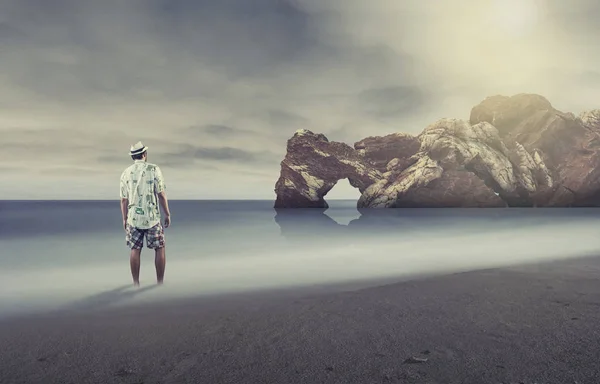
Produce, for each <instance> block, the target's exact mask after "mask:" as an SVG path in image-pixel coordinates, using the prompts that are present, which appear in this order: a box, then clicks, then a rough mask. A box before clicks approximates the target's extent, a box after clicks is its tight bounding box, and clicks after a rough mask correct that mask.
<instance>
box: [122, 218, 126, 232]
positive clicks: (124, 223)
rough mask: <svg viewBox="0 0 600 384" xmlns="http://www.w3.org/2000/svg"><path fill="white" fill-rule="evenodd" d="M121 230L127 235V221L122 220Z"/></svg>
mask: <svg viewBox="0 0 600 384" xmlns="http://www.w3.org/2000/svg"><path fill="white" fill-rule="evenodd" d="M123 230H124V231H125V233H127V219H125V220H123Z"/></svg>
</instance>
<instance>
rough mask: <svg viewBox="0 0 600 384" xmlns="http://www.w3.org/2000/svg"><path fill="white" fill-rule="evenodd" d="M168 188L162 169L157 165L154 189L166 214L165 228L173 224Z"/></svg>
mask: <svg viewBox="0 0 600 384" xmlns="http://www.w3.org/2000/svg"><path fill="white" fill-rule="evenodd" d="M166 189H167V188H166V186H165V179H164V177H163V174H162V171H161V170H160V168H159V167H156V169H155V174H154V191H155V192H156V196H157V197H158V202H159V204H160V207H161V208H162V211H163V213H164V214H165V228H168V227H169V225H171V211H170V210H169V200H168V199H167V192H166Z"/></svg>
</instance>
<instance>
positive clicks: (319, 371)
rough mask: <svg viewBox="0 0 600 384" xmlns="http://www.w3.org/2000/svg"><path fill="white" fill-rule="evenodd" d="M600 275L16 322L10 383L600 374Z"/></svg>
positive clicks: (577, 268)
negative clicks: (598, 362) (599, 363)
mask: <svg viewBox="0 0 600 384" xmlns="http://www.w3.org/2000/svg"><path fill="white" fill-rule="evenodd" d="M386 280H387V279H386ZM599 281H600V257H598V256H591V255H590V256H587V257H582V258H577V259H570V260H557V261H551V262H544V263H530V264H527V265H519V266H513V267H503V268H493V269H484V270H478V271H472V272H459V273H454V274H446V275H435V276H429V277H423V278H421V279H416V280H415V279H410V280H405V281H402V282H395V283H389V284H388V283H385V282H384V281H381V280H380V283H383V285H376V286H373V285H370V286H367V287H362V288H361V287H357V286H356V285H355V286H354V287H346V288H347V289H346V290H341V291H340V290H337V291H329V292H326V291H323V290H319V288H318V287H317V288H315V287H312V288H313V289H312V292H310V291H311V289H310V288H309V290H298V289H290V290H276V291H273V290H270V291H268V292H267V291H265V292H252V293H247V294H240V295H237V294H236V295H228V296H226V297H225V296H213V297H207V298H200V299H198V298H197V299H180V300H171V301H170V302H167V303H161V304H158V303H147V304H141V305H136V306H131V307H129V306H128V307H124V308H114V309H110V310H99V311H87V312H85V311H84V312H81V313H74V312H69V313H67V312H65V313H63V314H53V315H52V316H47V315H45V316H38V317H29V318H20V319H12V320H10V319H5V320H3V321H0V345H3V346H4V348H2V349H1V350H0V362H1V363H0V364H1V365H0V382H3V383H4V382H6V383H16V382H26V383H42V382H43V383H59V382H60V383H70V382H73V383H102V382H114V383H142V382H143V383H159V382H160V383H188V382H189V383H245V382H256V383H259V382H272V383H313V382H314V383H438V382H441V383H478V384H485V383H490V384H491V383H494V384H497V383H512V382H515V383H516V382H523V383H545V384H550V383H557V384H558V383H560V384H567V383H573V384H574V383H576V382H577V383H579V384H586V383H590V384H592V383H595V382H598V378H600V366H598V364H597V361H598V357H600V343H599V342H600V310H599V308H600V284H598V282H599ZM369 284H370V283H369ZM337 286H338V289H340V288H341V287H340V286H339V285H337ZM411 359H412V360H411ZM424 359H426V360H424Z"/></svg>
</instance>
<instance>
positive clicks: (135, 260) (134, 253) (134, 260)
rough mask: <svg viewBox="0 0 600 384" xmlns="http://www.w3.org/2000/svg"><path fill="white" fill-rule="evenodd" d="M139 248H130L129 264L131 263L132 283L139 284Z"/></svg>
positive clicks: (140, 251)
mask: <svg viewBox="0 0 600 384" xmlns="http://www.w3.org/2000/svg"><path fill="white" fill-rule="evenodd" d="M141 253H142V250H141V249H132V250H131V257H130V258H129V264H130V265H131V277H133V285H135V286H136V287H137V286H139V285H140V254H141Z"/></svg>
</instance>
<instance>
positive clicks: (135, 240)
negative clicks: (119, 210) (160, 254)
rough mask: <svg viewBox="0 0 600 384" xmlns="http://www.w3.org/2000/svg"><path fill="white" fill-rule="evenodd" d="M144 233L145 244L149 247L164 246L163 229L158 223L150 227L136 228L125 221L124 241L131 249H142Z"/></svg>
mask: <svg viewBox="0 0 600 384" xmlns="http://www.w3.org/2000/svg"><path fill="white" fill-rule="evenodd" d="M144 235H145V236H146V246H147V247H148V248H150V249H158V248H162V247H164V246H165V231H164V230H163V227H162V225H161V224H160V223H158V224H156V225H155V226H154V227H152V228H148V229H141V228H136V227H134V226H132V225H130V224H129V223H127V235H126V236H125V241H126V243H127V246H128V247H129V248H131V249H142V247H143V246H144Z"/></svg>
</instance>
